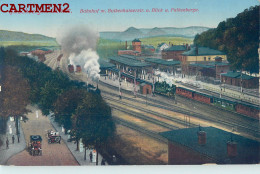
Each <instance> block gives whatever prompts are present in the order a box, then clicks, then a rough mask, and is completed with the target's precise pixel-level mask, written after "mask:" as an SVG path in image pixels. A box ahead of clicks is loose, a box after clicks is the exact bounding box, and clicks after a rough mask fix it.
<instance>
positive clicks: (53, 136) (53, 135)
mask: <svg viewBox="0 0 260 174" xmlns="http://www.w3.org/2000/svg"><path fill="white" fill-rule="evenodd" d="M47 138H48V143H49V144H51V143H59V144H60V141H61V136H60V134H59V132H54V131H53V130H48V132H47Z"/></svg>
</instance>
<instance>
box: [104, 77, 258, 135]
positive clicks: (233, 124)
mask: <svg viewBox="0 0 260 174" xmlns="http://www.w3.org/2000/svg"><path fill="white" fill-rule="evenodd" d="M99 84H102V85H105V86H107V87H110V88H113V89H117V87H115V86H113V85H110V84H106V83H104V82H99ZM123 91H124V93H126V94H130V95H132V94H133V93H132V92H130V91H127V90H123ZM102 93H106V94H109V92H105V91H102ZM112 94H113V93H112ZM113 95H116V94H113ZM138 97H139V98H142V99H146V97H145V96H143V95H140V94H138ZM123 99H127V100H130V101H135V102H140V103H146V102H141V101H137V100H135V99H133V98H128V97H123ZM151 102H154V103H156V104H154V103H151ZM120 103H121V101H120ZM147 104H148V105H150V106H154V107H158V108H161V109H166V110H170V111H173V112H178V113H181V114H185V115H190V116H193V117H196V118H200V119H203V120H206V121H210V122H213V123H218V124H221V125H224V126H226V127H228V128H229V129H230V130H231V129H233V128H237V131H238V132H239V131H241V132H243V133H246V134H249V135H252V136H254V137H256V138H259V135H260V134H259V133H260V131H259V130H258V128H253V129H252V125H248V126H245V125H242V124H239V123H236V122H234V120H228V121H225V120H221V119H218V118H216V117H214V118H209V117H208V116H205V115H204V114H201V113H197V112H194V111H190V110H187V109H184V108H181V107H178V106H175V105H171V106H170V107H168V105H169V103H165V102H162V101H159V100H156V99H152V98H149V101H147ZM207 112H208V113H210V114H212V111H207Z"/></svg>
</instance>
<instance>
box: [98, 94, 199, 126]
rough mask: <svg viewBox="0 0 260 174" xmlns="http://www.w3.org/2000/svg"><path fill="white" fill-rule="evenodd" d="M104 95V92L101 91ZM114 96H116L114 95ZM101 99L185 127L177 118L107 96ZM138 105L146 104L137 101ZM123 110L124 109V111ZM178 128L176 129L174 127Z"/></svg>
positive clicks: (184, 123)
mask: <svg viewBox="0 0 260 174" xmlns="http://www.w3.org/2000/svg"><path fill="white" fill-rule="evenodd" d="M103 93H104V91H103ZM114 96H116V95H114ZM103 98H104V99H106V100H109V101H114V102H120V104H122V105H124V106H126V108H129V107H131V108H134V109H137V110H139V111H142V112H145V113H148V114H152V115H154V116H157V117H159V118H163V119H167V120H169V121H172V122H175V123H178V124H181V125H183V126H186V124H187V123H186V122H184V121H183V120H182V119H178V118H173V117H170V116H167V115H164V114H161V113H158V112H155V111H151V110H148V109H145V108H142V107H139V106H135V105H132V104H129V103H126V102H124V101H122V100H117V99H114V98H111V97H108V96H104V95H103ZM127 99H129V100H130V101H133V100H132V99H131V98H127ZM139 103H142V104H145V103H146V102H141V101H139ZM126 108H124V109H126ZM196 126H199V125H196V124H192V123H191V124H190V125H189V127H196ZM176 128H178V127H176Z"/></svg>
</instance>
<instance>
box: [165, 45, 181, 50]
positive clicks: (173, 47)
mask: <svg viewBox="0 0 260 174" xmlns="http://www.w3.org/2000/svg"><path fill="white" fill-rule="evenodd" d="M185 50H186V47H185V46H184V45H173V46H171V47H169V48H166V49H165V50H164V51H185Z"/></svg>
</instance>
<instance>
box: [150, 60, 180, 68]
mask: <svg viewBox="0 0 260 174" xmlns="http://www.w3.org/2000/svg"><path fill="white" fill-rule="evenodd" d="M145 61H146V62H150V63H156V64H161V65H167V66H173V65H180V64H181V62H180V61H177V60H171V61H167V60H164V59H156V58H146V59H145Z"/></svg>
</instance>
